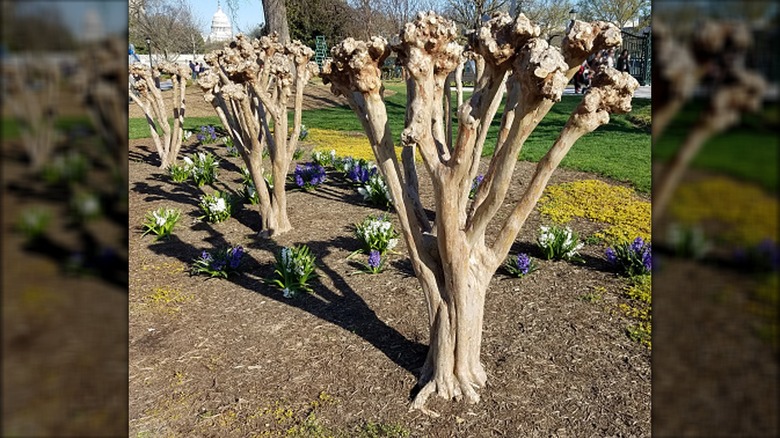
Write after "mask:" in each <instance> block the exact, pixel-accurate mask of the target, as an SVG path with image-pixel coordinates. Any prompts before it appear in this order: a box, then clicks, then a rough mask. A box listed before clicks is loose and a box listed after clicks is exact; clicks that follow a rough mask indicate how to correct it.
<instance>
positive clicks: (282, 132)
mask: <svg viewBox="0 0 780 438" xmlns="http://www.w3.org/2000/svg"><path fill="white" fill-rule="evenodd" d="M313 55H314V51H313V50H311V49H310V48H308V47H306V46H304V45H303V44H301V43H300V42H298V41H293V42H292V43H289V44H281V43H280V42H279V40H278V39H277V37H276V36H275V35H274V36H270V37H267V36H266V37H262V38H260V39H259V40H258V39H255V40H250V39H249V38H248V37H246V36H244V35H238V36H237V37H236V38H235V39H234V40H233V41H231V42H230V43H228V44H227V45H226V46H225V47H224V49H222V50H216V51H214V52H211V53H209V54H207V55H206V56H205V60H206V63H208V64H209V66H211V68H210V69H209V70H207V72H206V73H205V74H203V75H201V77H200V79H199V81H198V84H199V85H200V86H201V88H202V89H203V91H204V93H205V99H206V101H208V102H210V103H211V105H212V106H213V107H214V109H215V110H216V112H217V115H218V116H219V119H220V121H221V122H222V125H223V126H224V127H225V128H226V129H227V130H228V132H229V133H230V137H231V138H232V139H233V144H234V145H235V147H236V148H237V149H238V151H239V153H240V154H241V157H242V159H243V160H244V163H245V164H246V165H247V168H248V169H249V173H250V174H251V176H252V181H253V182H254V185H255V189H256V190H257V194H258V198H259V199H260V202H259V203H258V209H259V212H260V217H261V229H260V231H261V232H262V233H264V234H266V235H273V234H281V233H284V232H287V231H289V230H291V229H292V225H291V224H290V220H289V218H288V217H287V195H286V193H285V190H284V185H285V184H284V182H285V180H286V178H287V173H288V172H289V170H290V163H291V161H292V157H293V153H294V152H295V149H296V147H297V146H298V137H299V136H300V133H301V115H302V111H303V89H304V87H305V86H306V84H307V83H308V81H309V79H310V78H311V76H312V75H313V74H314V72H315V71H316V69H317V65H316V64H315V63H313V62H310V59H311V57H312V56H313ZM291 98H293V99H294V101H293V112H294V113H293V126H292V130H289V131H290V132H289V133H288V121H287V106H288V103H289V101H290V99H291ZM271 123H273V129H271V126H270V125H271ZM266 147H267V148H268V152H269V157H270V172H271V176H272V179H273V181H274V184H273V188H270V187H268V185H266V183H265V179H264V172H265V168H264V166H263V158H262V157H263V150H264V148H266Z"/></svg>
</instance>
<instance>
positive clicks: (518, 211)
mask: <svg viewBox="0 0 780 438" xmlns="http://www.w3.org/2000/svg"><path fill="white" fill-rule="evenodd" d="M582 26H585V27H587V28H588V29H590V32H585V34H586V35H585V36H584V37H583V36H579V37H578V36H576V33H572V35H571V36H570V39H571V40H570V41H569V45H570V46H577V47H585V48H586V49H582V50H576V47H575V48H573V49H570V50H569V56H564V55H562V54H561V53H560V52H559V51H558V50H557V49H555V48H553V47H550V46H549V45H548V44H547V43H546V42H545V41H544V40H542V39H540V38H539V28H538V26H535V25H533V24H532V23H531V22H530V21H529V20H528V19H527V18H526V17H525V16H523V15H522V14H521V15H520V16H518V17H517V18H516V19H512V18H510V17H509V16H508V15H506V14H503V15H496V16H494V17H493V19H491V20H490V21H488V22H486V23H485V24H484V26H483V27H482V29H480V30H479V32H477V33H476V34H475V35H476V36H475V37H474V38H473V40H472V41H471V42H470V43H471V46H472V47H473V49H474V51H475V53H476V54H477V55H478V58H479V59H481V60H482V63H483V64H484V68H481V69H480V70H481V71H480V73H481V74H480V75H479V77H478V79H477V83H476V87H475V91H474V93H473V94H472V96H471V98H470V99H469V100H467V101H466V102H464V103H463V104H462V105H460V107H459V108H458V127H457V133H456V134H455V135H454V138H453V140H452V142H451V147H448V146H449V141H448V139H447V137H448V136H447V135H445V134H444V133H443V131H444V129H443V127H445V126H446V121H445V120H443V119H442V118H443V117H446V116H447V113H446V111H442V110H441V109H442V108H443V98H442V97H441V94H442V93H443V92H444V90H445V87H443V86H442V83H443V81H444V80H445V79H446V78H447V76H448V75H449V74H451V73H452V72H453V71H455V70H456V68H457V66H458V65H459V64H460V61H461V56H462V52H463V48H462V47H461V46H460V45H459V44H457V43H456V42H455V39H456V37H457V35H456V28H455V25H454V24H453V23H452V22H450V21H448V20H446V19H444V18H442V17H440V16H437V15H435V14H433V13H428V14H420V15H418V17H417V19H416V20H415V21H414V22H412V23H407V24H406V26H405V27H404V29H403V31H402V32H401V35H400V44H398V45H397V46H395V47H393V49H394V50H396V52H397V54H398V58H399V60H400V61H401V62H402V63H403V65H404V67H405V70H407V71H408V72H409V77H408V83H407V90H408V91H409V92H408V94H407V99H408V104H407V114H406V119H405V129H404V130H403V132H402V134H401V143H402V146H403V153H402V156H403V157H404V160H403V163H399V162H398V161H397V160H396V158H395V152H394V149H393V147H394V146H393V142H392V138H393V137H392V134H391V133H390V130H389V127H388V123H387V112H386V109H385V105H384V102H383V100H382V90H383V87H382V84H381V79H380V78H381V70H380V66H381V65H382V64H383V62H384V60H385V59H386V58H387V56H388V55H389V54H390V48H389V46H388V44H387V43H386V41H384V40H383V39H381V38H376V37H375V38H372V39H371V40H370V41H369V42H363V41H356V40H353V39H347V40H345V41H343V42H342V43H341V44H339V45H337V46H335V47H334V48H333V50H332V56H333V59H332V60H331V61H329V62H326V63H325V65H324V66H323V71H322V73H321V76H322V77H323V81H324V82H325V83H326V84H328V83H330V84H331V90H332V91H333V92H334V93H335V94H337V95H343V96H345V97H346V98H347V100H348V101H349V104H350V106H351V108H352V109H353V110H354V111H355V112H356V114H357V116H358V118H359V120H360V121H361V122H362V124H363V127H364V129H365V131H366V133H367V135H368V138H369V141H370V143H371V146H372V148H373V150H374V154H375V156H376V158H377V161H378V165H379V168H380V171H381V172H382V175H383V176H384V177H385V179H386V181H387V184H388V188H389V190H390V193H391V196H392V198H393V204H394V205H395V206H396V211H397V213H398V216H399V222H400V224H401V230H402V234H403V236H404V239H405V240H406V243H407V247H408V248H409V256H410V259H411V262H412V266H413V267H414V270H415V273H416V274H417V277H418V279H419V281H420V285H421V287H422V291H423V294H424V296H425V300H426V304H427V307H428V316H429V323H430V346H429V349H428V355H427V357H426V361H425V364H424V366H423V367H422V369H421V372H420V376H419V386H420V388H421V389H420V391H419V393H418V394H417V396H416V397H415V399H414V401H413V402H412V404H411V407H410V408H411V409H420V410H422V411H423V412H426V413H428V414H431V415H436V413H434V412H432V411H430V410H428V409H427V408H426V407H425V403H426V401H427V399H428V398H429V397H430V396H431V395H432V394H437V395H439V396H441V397H443V398H446V399H451V398H456V399H459V398H465V399H466V400H468V401H470V402H473V403H475V402H477V401H479V393H478V391H479V389H480V388H483V387H484V386H485V384H486V382H487V373H486V371H485V369H484V367H483V365H482V363H481V362H480V349H481V344H482V325H483V319H484V304H485V296H486V293H487V286H488V283H489V282H490V279H491V278H492V276H493V275H494V273H495V271H496V270H497V269H498V267H499V266H500V265H501V264H502V262H503V261H504V259H505V258H506V256H507V254H508V252H509V247H510V246H511V243H512V242H513V241H514V239H515V238H516V236H517V233H518V232H519V229H520V227H521V226H522V223H523V222H524V221H525V218H526V217H527V214H528V212H529V211H530V208H531V207H533V206H534V205H535V204H536V202H537V200H538V197H539V196H540V195H541V190H542V189H543V188H544V186H545V185H546V183H547V180H548V179H549V176H550V174H551V173H552V171H553V170H554V169H555V168H556V167H557V165H558V163H559V162H560V159H561V158H563V156H564V155H565V154H566V152H567V151H568V150H569V148H570V147H571V145H572V144H574V142H575V141H576V140H577V139H578V138H579V137H580V136H582V135H584V134H585V133H587V132H590V131H592V130H593V129H596V127H598V126H599V125H601V124H603V123H606V122H607V121H608V120H609V113H611V112H625V111H628V110H630V101H631V97H632V95H633V91H634V89H635V88H636V87H637V86H638V84H637V82H636V80H634V79H633V78H631V76H629V75H628V74H623V73H619V72H617V71H615V70H614V69H613V70H610V71H606V72H604V73H602V74H600V75H599V76H597V77H596V78H594V87H593V90H592V91H591V93H590V94H589V95H587V96H586V98H585V99H583V103H582V104H581V105H580V106H579V107H578V108H577V109H576V110H575V111H574V112H573V113H572V116H571V117H570V120H569V123H568V124H567V125H566V128H564V130H563V132H562V133H561V136H560V137H559V139H558V140H557V141H556V143H555V145H553V147H552V148H551V151H550V153H549V154H548V157H545V159H544V160H542V162H541V163H540V165H539V168H538V170H537V176H535V177H534V178H533V180H532V182H531V187H533V188H532V189H528V190H526V192H525V194H524V195H523V197H522V198H521V201H520V202H519V203H518V204H517V206H515V211H514V212H513V213H512V215H511V216H510V217H509V218H508V219H507V220H506V221H505V223H504V224H503V226H502V227H501V232H500V233H499V235H498V238H497V239H495V240H494V241H493V244H492V245H488V244H487V240H486V238H485V231H484V230H485V228H486V227H487V224H488V223H489V222H490V221H491V220H492V219H493V218H494V217H495V214H496V211H497V209H498V207H500V206H501V205H502V204H503V202H504V200H505V198H506V194H507V191H508V189H509V182H510V179H511V176H512V171H513V169H514V166H515V163H516V161H517V153H518V152H519V150H520V148H521V147H522V144H523V142H524V141H525V139H526V138H527V137H528V135H530V133H531V132H532V131H533V129H534V128H535V127H536V125H537V124H538V123H539V122H540V121H541V119H542V118H543V117H544V115H545V114H546V112H547V111H549V109H550V108H551V107H552V105H553V104H554V103H555V102H557V101H558V100H560V96H561V94H562V92H563V89H564V87H565V86H566V83H567V82H568V80H569V79H570V77H568V76H567V74H569V72H570V71H572V69H571V65H574V64H579V63H580V62H582V59H584V57H585V56H587V55H588V54H589V53H590V52H591V51H596V50H600V49H602V48H606V47H614V46H617V45H619V44H620V32H619V30H617V29H616V28H614V26H612V27H610V25H607V24H602V23H595V24H593V25H588V24H586V23H582ZM582 26H580V27H582ZM573 27H576V26H573ZM615 35H617V37H616V38H615ZM564 43H566V42H564ZM573 71H576V70H573ZM573 71H572V73H571V74H573ZM456 74H457V73H456ZM507 81H508V84H509V85H507ZM520 88H522V90H523V92H522V93H519V92H518V91H517V90H519V89H520ZM506 89H509V90H510V93H509V94H510V95H511V96H513V97H512V98H511V99H514V100H512V101H511V102H510V105H508V109H507V111H510V112H512V116H506V114H505V116H504V117H502V126H501V132H504V134H503V135H502V136H501V139H500V142H501V144H500V145H499V146H500V147H497V148H496V150H497V152H496V154H495V155H494V157H493V159H492V160H491V164H490V169H491V171H490V172H489V175H488V177H487V178H489V179H490V182H489V183H488V184H484V183H483V184H484V185H483V186H481V188H480V193H481V195H480V197H479V198H478V200H476V201H475V202H474V203H471V202H470V201H469V199H468V188H470V186H471V181H472V179H473V177H474V176H475V173H476V169H477V165H478V162H479V159H480V156H481V153H482V150H483V146H484V143H485V139H486V136H487V129H488V127H489V125H490V121H491V120H492V119H493V118H494V116H495V115H496V112H497V109H498V107H499V104H500V102H501V99H502V97H503V95H504V90H506ZM415 151H418V152H419V153H420V156H421V157H422V159H423V166H424V167H425V169H426V171H427V172H428V173H429V176H430V179H431V182H432V186H433V194H434V202H433V209H434V211H435V218H434V221H433V226H431V224H429V221H428V219H427V218H425V216H424V215H420V214H419V212H418V210H419V209H420V208H421V207H420V200H419V197H418V190H417V184H418V182H417V181H418V178H417V174H416V172H417V168H416V166H415V163H414V160H412V159H410V157H411V156H412V154H413V153H414V152H415ZM407 157H409V159H407ZM402 165H403V169H402V168H401V166H402ZM487 178H486V179H487ZM472 204H476V207H474V208H472V207H471V206H472Z"/></svg>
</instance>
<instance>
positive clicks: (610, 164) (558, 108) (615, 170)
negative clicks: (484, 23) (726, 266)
mask: <svg viewBox="0 0 780 438" xmlns="http://www.w3.org/2000/svg"><path fill="white" fill-rule="evenodd" d="M385 86H386V88H387V89H388V90H392V91H395V94H393V95H392V96H389V97H387V98H386V99H385V101H386V105H387V112H388V118H389V120H390V129H391V130H392V132H393V135H394V136H395V138H396V141H397V142H398V141H399V139H400V135H401V131H402V130H403V120H404V114H405V111H406V88H405V85H404V84H403V83H401V82H390V83H386V84H385ZM581 99H582V96H563V98H562V99H561V102H560V103H558V104H556V105H555V106H554V107H553V109H552V110H551V111H550V113H548V114H547V116H546V117H545V118H544V119H543V120H542V122H541V123H540V124H539V126H538V127H537V129H536V131H534V133H533V134H531V136H530V137H529V138H528V140H527V141H526V143H525V145H524V146H523V150H522V151H521V153H520V157H519V158H520V159H521V160H529V161H538V160H539V159H540V158H541V157H542V156H543V155H544V154H545V153H546V152H547V150H548V149H549V148H550V146H552V144H553V142H554V141H555V138H556V137H557V136H558V133H559V132H560V130H561V129H562V128H563V126H564V125H565V124H566V120H567V119H568V117H569V114H571V111H572V110H573V109H574V108H575V107H576V106H577V105H578V104H579V102H580V101H581ZM649 105H650V100H648V99H636V100H634V110H643V111H645V112H646V110H647V109H648V108H649ZM502 111H503V107H502V108H500V109H499V112H498V116H497V117H496V118H495V120H494V121H493V123H492V124H491V129H490V131H489V132H488V138H487V142H486V144H485V149H484V153H483V155H484V156H488V155H490V154H491V153H492V152H493V148H494V147H495V142H496V138H497V133H498V128H499V124H500V122H501V118H500V115H501V113H502ZM218 123H219V119H218V118H217V117H216V116H214V117H206V118H187V119H186V122H185V129H197V128H198V127H199V126H201V125H204V124H218ZM303 123H304V124H305V125H306V126H307V127H308V128H319V129H330V130H339V131H362V130H363V128H362V126H361V125H360V122H359V121H358V119H357V117H356V116H355V114H354V113H353V112H352V110H351V109H349V108H348V107H337V108H327V109H319V110H310V111H304V112H303ZM145 137H149V127H148V125H147V124H146V121H145V120H144V119H141V118H136V119H131V120H130V138H131V139H133V138H145ZM561 166H562V167H565V168H569V169H575V170H581V171H586V172H592V173H596V174H599V175H603V176H606V177H610V178H613V179H616V180H619V181H625V182H629V183H631V184H632V185H633V186H634V187H636V189H637V190H639V191H642V192H649V191H650V173H651V172H650V133H649V130H648V129H646V128H639V127H637V126H636V125H635V124H633V123H632V122H631V121H630V120H629V118H628V117H627V116H625V115H617V116H613V117H612V120H611V121H610V123H609V124H608V125H606V126H602V127H600V128H599V129H597V130H596V131H595V132H593V133H591V134H588V135H586V136H585V137H583V138H581V139H580V140H579V141H578V142H577V143H576V144H575V145H574V147H573V148H572V150H571V152H569V154H568V155H567V156H566V158H565V159H564V160H563V162H562V163H561Z"/></svg>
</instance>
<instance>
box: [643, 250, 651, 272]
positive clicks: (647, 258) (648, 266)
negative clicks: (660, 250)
mask: <svg viewBox="0 0 780 438" xmlns="http://www.w3.org/2000/svg"><path fill="white" fill-rule="evenodd" d="M642 265H643V266H644V267H645V270H646V271H647V272H651V271H652V270H653V255H652V253H651V251H650V245H648V246H647V247H646V248H645V252H644V254H642Z"/></svg>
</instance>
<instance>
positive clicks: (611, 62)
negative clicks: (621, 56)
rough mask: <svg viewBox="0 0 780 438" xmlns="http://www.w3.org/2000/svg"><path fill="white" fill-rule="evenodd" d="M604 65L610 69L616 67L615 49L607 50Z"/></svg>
mask: <svg viewBox="0 0 780 438" xmlns="http://www.w3.org/2000/svg"><path fill="white" fill-rule="evenodd" d="M604 65H606V66H607V67H609V68H613V67H615V49H609V50H607V52H606V54H605V55H604Z"/></svg>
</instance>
